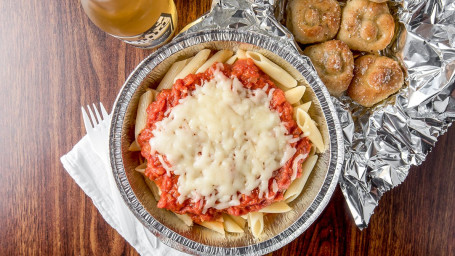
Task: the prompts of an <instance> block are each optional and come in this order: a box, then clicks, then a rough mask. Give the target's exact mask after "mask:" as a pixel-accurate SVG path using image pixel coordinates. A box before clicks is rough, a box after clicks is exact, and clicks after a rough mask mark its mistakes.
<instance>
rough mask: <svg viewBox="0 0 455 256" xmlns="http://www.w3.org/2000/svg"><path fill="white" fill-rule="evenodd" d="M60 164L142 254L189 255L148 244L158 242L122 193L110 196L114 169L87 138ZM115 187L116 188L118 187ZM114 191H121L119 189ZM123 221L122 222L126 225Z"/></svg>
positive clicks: (155, 255) (63, 158) (103, 214)
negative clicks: (112, 169) (129, 206)
mask: <svg viewBox="0 0 455 256" xmlns="http://www.w3.org/2000/svg"><path fill="white" fill-rule="evenodd" d="M105 132H106V133H108V132H109V131H108V130H107V129H106V131H105ZM106 150H107V149H106ZM60 161H62V163H63V167H64V168H65V169H66V171H67V172H68V173H69V175H70V176H71V177H72V178H73V179H74V180H75V181H76V183H77V184H78V185H79V187H81V189H82V190H83V191H84V192H85V194H87V195H88V196H89V197H90V198H91V199H92V201H93V204H94V205H95V206H96V208H97V209H98V211H99V212H100V213H101V215H102V216H103V218H104V219H105V220H106V222H107V223H108V224H109V225H111V226H112V227H113V228H114V229H115V230H117V232H118V233H119V234H120V235H121V236H122V237H123V238H125V239H126V241H128V243H129V244H130V245H131V246H133V247H134V248H135V249H136V251H137V252H138V253H139V254H141V255H153V256H157V255H166V256H177V255H179V256H180V255H188V254H185V253H181V252H179V251H177V250H175V249H172V248H170V247H168V246H167V245H165V244H163V243H161V242H159V241H158V240H157V248H153V246H152V244H151V243H152V242H154V241H149V238H151V239H150V240H152V239H153V240H155V237H154V236H153V234H152V233H151V232H150V231H148V230H147V229H146V228H143V225H142V224H141V223H140V222H139V221H138V220H137V218H136V217H135V216H134V215H133V214H132V213H131V211H130V209H129V208H128V207H127V206H126V204H125V202H124V201H123V198H122V197H121V195H120V193H119V192H117V193H111V184H112V182H110V181H109V177H106V175H107V174H108V173H111V171H110V170H111V167H110V166H109V165H107V164H106V163H108V162H109V161H108V159H102V158H101V157H100V156H99V155H98V154H97V152H95V150H94V149H93V148H92V146H91V144H90V142H89V138H88V136H87V135H86V136H84V137H83V138H82V140H80V141H79V142H78V143H77V144H76V146H74V148H73V149H72V150H71V151H70V152H69V153H68V154H66V155H64V156H62V157H61V158H60ZM113 185H114V186H115V184H113ZM114 189H115V191H118V190H117V188H114ZM115 201H116V202H119V204H117V205H118V208H119V209H120V211H121V212H119V211H118V210H117V207H116V206H115V205H116V203H114V202H115ZM120 216H122V217H120ZM121 221H123V225H122V222H121ZM125 224H126V225H125ZM125 226H126V227H127V228H125ZM122 227H123V228H122ZM146 233H147V234H146ZM147 236H148V237H147Z"/></svg>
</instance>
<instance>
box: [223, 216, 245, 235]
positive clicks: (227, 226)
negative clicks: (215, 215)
mask: <svg viewBox="0 0 455 256" xmlns="http://www.w3.org/2000/svg"><path fill="white" fill-rule="evenodd" d="M223 219H224V222H223V225H224V230H225V231H227V232H230V233H244V232H245V231H244V230H243V228H242V227H240V226H239V225H238V224H237V222H235V221H234V220H233V219H232V218H231V217H230V216H229V215H227V214H223Z"/></svg>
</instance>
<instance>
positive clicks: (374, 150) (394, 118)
mask: <svg viewBox="0 0 455 256" xmlns="http://www.w3.org/2000/svg"><path fill="white" fill-rule="evenodd" d="M342 4H343V3H342ZM388 4H389V7H390V9H391V12H392V14H393V15H394V16H395V17H396V21H397V25H398V26H397V27H398V29H397V31H396V37H395V40H394V42H392V43H391V45H390V46H389V47H387V49H386V50H384V51H382V52H381V54H382V55H385V56H389V57H392V58H394V59H396V60H398V61H399V62H400V63H401V65H402V67H403V69H405V70H406V72H407V76H406V85H405V86H404V88H403V89H402V90H401V91H400V92H399V93H397V94H396V95H395V96H393V97H391V98H389V99H388V100H386V101H385V102H383V103H382V104H379V105H377V106H376V107H374V108H371V109H367V108H363V107H361V106H359V105H357V104H354V103H352V100H350V99H349V98H348V97H342V98H339V99H338V98H332V100H333V102H334V104H335V105H336V108H337V111H338V115H339V119H340V122H341V123H342V126H343V133H344V139H345V149H346V155H345V165H344V171H343V173H342V177H341V179H340V182H339V184H340V187H341V189H342V191H343V194H344V196H345V198H346V201H347V203H348V206H349V209H350V211H351V213H352V216H353V218H354V220H355V223H356V224H357V226H358V227H359V228H361V229H362V228H364V227H367V225H368V223H369V221H370V217H371V215H372V214H373V212H374V209H375V207H376V206H377V205H378V203H379V200H380V198H381V196H382V195H383V193H384V192H386V191H388V190H390V189H392V188H394V187H396V186H397V185H399V184H400V183H401V182H403V181H404V179H405V178H406V176H407V174H408V172H409V169H410V167H411V166H412V165H420V164H421V163H422V162H423V161H424V160H425V157H426V155H427V154H428V152H429V151H430V150H431V148H432V147H433V146H434V145H435V143H436V141H437V138H438V136H440V135H442V134H443V133H445V132H446V131H447V128H448V127H449V126H450V125H451V123H452V121H453V120H454V119H455V93H454V92H453V90H454V89H455V86H454V80H455V78H454V76H455V73H454V71H455V0H392V1H389V2H388ZM213 6H214V7H213V10H212V12H211V13H210V14H208V15H206V16H204V17H202V18H201V20H200V21H201V22H200V23H198V24H197V25H196V26H194V27H192V28H191V29H190V30H189V31H188V32H189V33H191V32H194V31H199V30H203V29H206V28H234V29H238V30H244V31H245V30H252V31H257V32H259V33H264V34H267V35H269V36H271V37H274V38H275V39H277V40H279V41H280V42H282V43H283V45H285V44H288V42H291V44H290V46H291V47H295V48H296V49H298V46H296V44H295V43H294V42H293V41H292V40H293V37H292V35H291V34H290V33H289V32H288V31H287V30H286V29H285V28H283V27H282V26H280V25H279V24H278V23H277V20H276V19H275V18H274V17H272V13H273V12H275V16H276V17H277V19H278V20H283V17H284V15H285V9H286V8H285V6H286V1H285V0H281V1H280V0H269V1H268V0H257V1H251V0H250V1H240V0H220V1H214V5H213ZM283 47H285V46H283Z"/></svg>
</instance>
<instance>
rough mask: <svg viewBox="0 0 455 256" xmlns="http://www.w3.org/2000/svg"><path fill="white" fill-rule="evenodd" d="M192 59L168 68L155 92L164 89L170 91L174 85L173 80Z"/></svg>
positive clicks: (178, 62)
mask: <svg viewBox="0 0 455 256" xmlns="http://www.w3.org/2000/svg"><path fill="white" fill-rule="evenodd" d="M192 59H193V58H188V59H185V60H181V61H177V62H175V63H174V64H172V66H171V67H170V68H169V70H168V71H167V73H166V75H164V77H163V79H161V82H160V84H159V85H158V87H157V88H156V90H157V91H162V90H164V89H171V88H172V85H173V84H174V78H175V77H176V76H177V75H178V74H179V73H180V72H181V71H182V69H183V68H184V67H185V66H186V64H188V62H190V61H191V60H192Z"/></svg>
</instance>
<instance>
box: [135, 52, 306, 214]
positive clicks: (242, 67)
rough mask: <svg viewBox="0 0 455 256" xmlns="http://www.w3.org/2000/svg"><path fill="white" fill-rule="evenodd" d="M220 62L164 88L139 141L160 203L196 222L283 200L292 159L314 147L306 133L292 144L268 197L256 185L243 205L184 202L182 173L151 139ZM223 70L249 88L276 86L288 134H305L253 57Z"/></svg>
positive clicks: (275, 101) (274, 105)
mask: <svg viewBox="0 0 455 256" xmlns="http://www.w3.org/2000/svg"><path fill="white" fill-rule="evenodd" d="M219 65H220V64H217V63H215V64H214V65H213V66H212V67H211V68H209V69H208V70H207V71H206V72H204V73H199V74H190V75H188V76H186V77H185V78H184V79H179V80H177V81H176V82H175V84H174V86H173V87H172V89H168V90H163V91H162V92H161V93H159V94H158V96H157V98H156V101H154V102H153V103H152V104H150V106H149V107H148V108H147V115H148V117H147V125H146V128H145V129H144V130H143V131H142V132H141V134H140V135H139V138H138V142H139V144H140V146H141V154H142V156H143V157H145V158H146V159H147V168H146V170H145V175H146V176H147V177H148V178H150V179H151V180H153V181H154V182H155V184H156V185H157V186H158V187H159V188H160V190H161V197H160V200H159V202H158V207H159V208H165V209H169V210H171V211H173V212H175V213H178V214H187V215H189V216H190V217H191V218H192V219H193V220H194V221H195V222H196V223H200V222H202V221H209V220H214V219H217V218H218V217H220V216H221V214H222V213H223V212H224V213H228V214H232V215H236V216H240V215H244V214H247V213H249V212H254V211H258V210H260V209H262V208H264V207H266V206H268V205H270V204H272V203H273V202H276V201H280V200H282V199H283V194H284V192H285V190H286V189H287V188H288V187H289V185H290V184H291V176H292V173H293V170H292V163H293V161H294V159H295V158H296V157H297V156H298V155H300V154H307V153H309V151H310V149H311V144H310V142H309V140H308V138H306V137H304V138H301V139H300V140H298V141H297V142H295V143H292V144H291V146H292V147H294V148H295V149H296V150H297V151H296V153H295V154H294V155H293V156H292V157H291V159H289V160H288V162H286V164H285V165H284V166H283V167H281V168H280V169H278V170H276V171H274V173H273V177H272V178H271V179H270V180H269V195H268V197H267V198H266V197H265V196H264V197H262V198H260V197H259V189H258V188H256V189H255V190H253V191H252V193H251V194H250V195H240V205H238V206H231V207H229V208H226V209H222V210H217V209H215V208H209V209H208V210H207V211H206V212H205V213H203V208H204V207H203V206H204V205H203V204H204V200H199V201H198V202H193V201H191V200H190V199H187V200H185V201H184V202H183V203H181V204H180V203H178V201H177V198H178V196H179V193H178V189H177V182H178V178H179V176H178V175H175V174H173V172H171V175H170V176H168V175H167V173H166V170H165V169H164V167H163V166H162V164H161V162H160V161H159V159H158V155H159V153H158V152H155V153H154V154H151V152H152V150H151V147H150V144H149V140H150V139H151V138H152V137H153V133H152V131H153V130H154V129H155V124H156V123H157V122H159V121H161V120H163V118H165V117H166V114H167V115H168V113H169V112H170V111H167V110H169V109H172V108H173V107H175V106H176V105H178V104H179V100H180V99H182V98H185V97H186V96H188V95H189V93H190V92H191V91H193V90H194V89H195V87H196V85H201V84H203V81H209V80H211V79H212V78H213V72H214V70H215V69H216V68H217V67H218V68H219V67H220V66H219ZM220 71H221V72H223V73H224V75H226V76H227V77H233V76H235V77H237V78H238V79H239V80H240V82H242V84H243V86H244V87H245V88H248V89H251V90H254V89H259V88H264V87H266V86H267V87H266V88H267V89H266V92H267V94H269V91H270V90H272V89H275V90H274V91H273V97H272V99H271V101H270V109H271V110H273V111H276V112H278V113H280V119H281V122H282V123H283V124H284V126H285V127H286V129H287V130H288V135H292V136H293V137H294V138H298V137H301V135H302V131H301V130H300V129H299V128H298V126H297V124H296V122H295V121H294V119H293V118H292V115H293V108H292V106H291V105H290V104H289V103H288V102H287V101H286V98H285V95H284V92H283V91H282V90H281V89H279V88H277V87H276V86H275V84H274V82H273V81H271V80H270V78H269V77H268V76H267V75H266V74H265V73H264V72H262V71H261V70H260V69H259V68H258V67H257V66H256V65H255V64H254V62H253V61H252V60H251V59H241V60H238V61H237V62H235V63H234V65H232V66H231V65H228V64H222V68H220ZM166 111H167V112H166ZM162 157H163V159H164V160H165V161H166V163H167V164H168V165H169V166H171V164H170V163H168V162H167V160H166V156H164V155H163V156H162ZM304 161H305V159H302V160H300V161H299V163H298V168H299V169H298V172H297V177H300V176H301V173H302V163H303V162H304ZM274 180H275V181H276V183H277V185H278V191H276V193H275V192H273V189H272V184H273V181H274Z"/></svg>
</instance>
